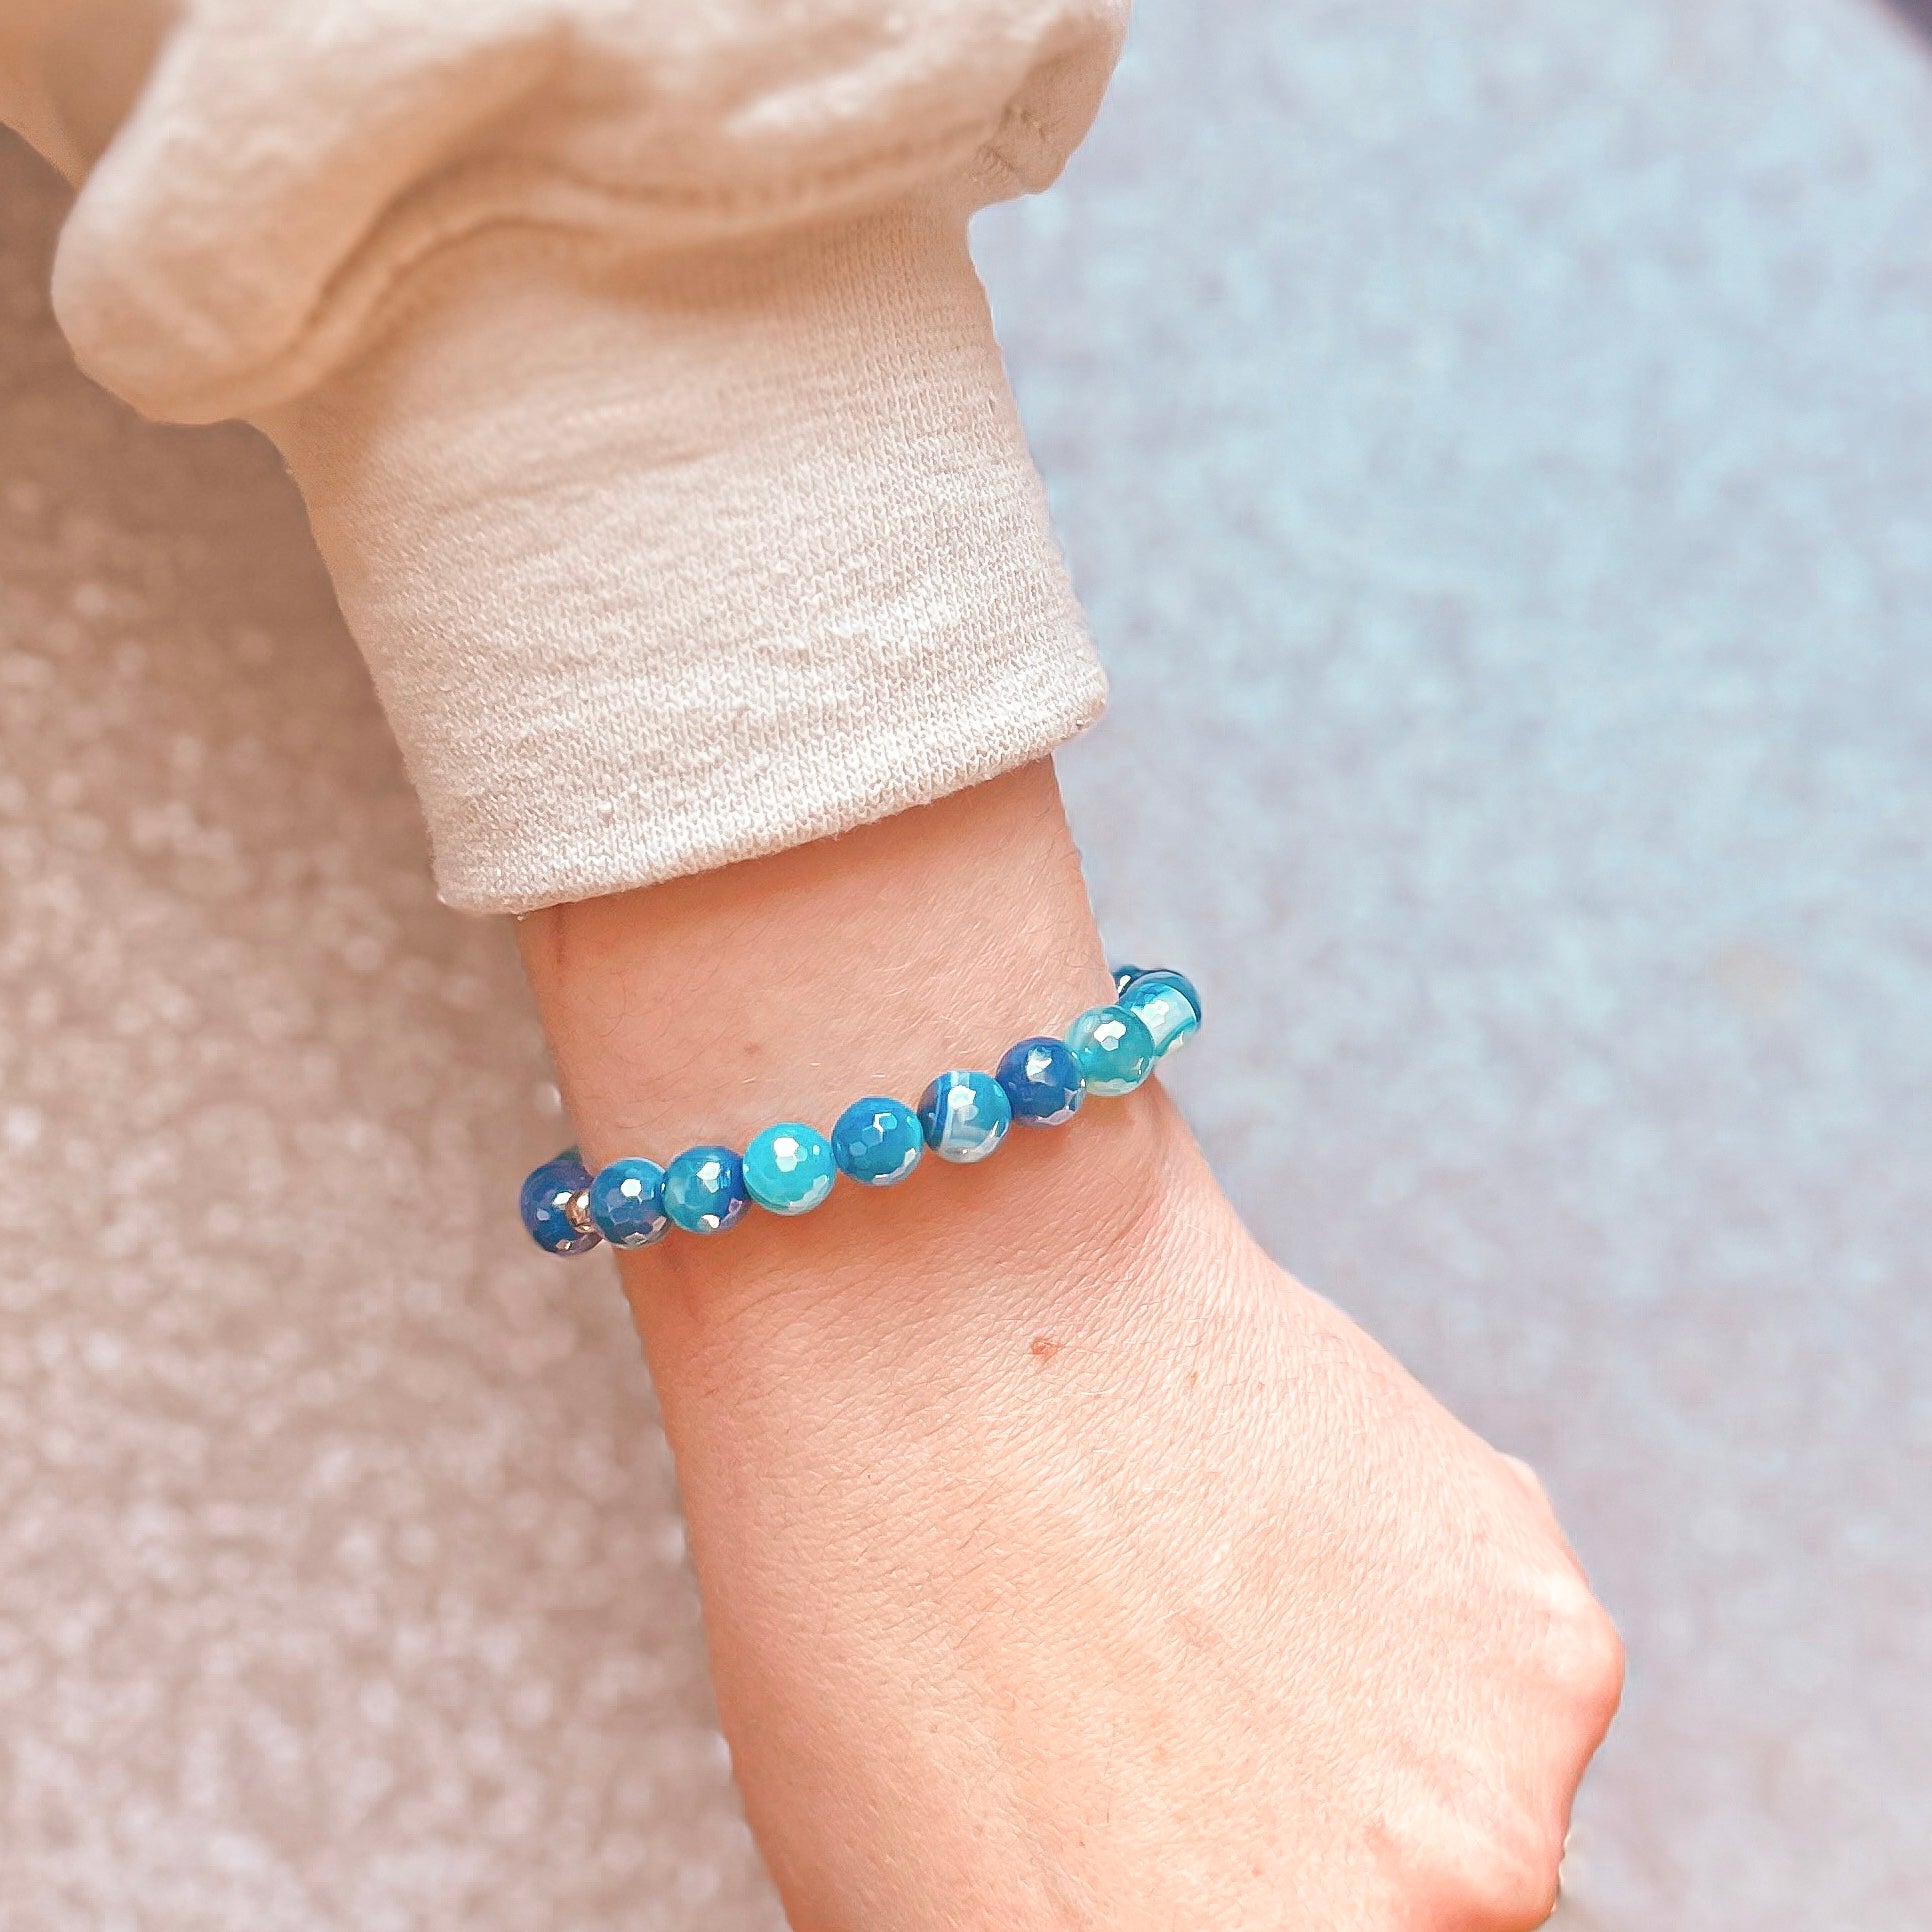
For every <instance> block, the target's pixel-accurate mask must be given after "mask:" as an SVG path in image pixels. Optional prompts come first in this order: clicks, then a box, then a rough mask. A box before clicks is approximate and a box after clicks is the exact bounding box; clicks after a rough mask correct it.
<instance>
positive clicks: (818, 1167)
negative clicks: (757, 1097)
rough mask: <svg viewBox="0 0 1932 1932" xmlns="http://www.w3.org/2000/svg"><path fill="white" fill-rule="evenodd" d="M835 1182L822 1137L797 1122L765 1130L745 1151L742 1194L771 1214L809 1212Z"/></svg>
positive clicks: (834, 1172) (830, 1156) (787, 1121)
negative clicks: (744, 1193)
mask: <svg viewBox="0 0 1932 1932" xmlns="http://www.w3.org/2000/svg"><path fill="white" fill-rule="evenodd" d="M837 1179H838V1169H837V1168H836V1167H835V1166H834V1165H833V1161H832V1150H831V1148H830V1147H829V1146H828V1145H827V1144H826V1140H825V1136H824V1135H823V1134H821V1133H820V1132H819V1131H818V1129H817V1128H816V1127H807V1126H805V1125H804V1124H803V1123H802V1122H800V1121H796V1120H786V1121H781V1122H780V1123H779V1124H778V1125H777V1126H776V1127H767V1128H766V1129H765V1131H764V1132H763V1133H762V1134H759V1135H758V1136H757V1137H756V1138H755V1139H754V1140H753V1141H752V1143H751V1145H750V1146H749V1147H747V1148H746V1149H745V1192H746V1193H747V1194H749V1195H750V1196H751V1198H752V1199H753V1200H754V1201H756V1202H757V1203H758V1205H759V1206H760V1207H761V1208H765V1209H768V1210H769V1211H770V1212H771V1213H773V1214H806V1213H809V1212H810V1211H811V1210H812V1209H813V1208H815V1207H817V1206H818V1204H819V1203H820V1202H821V1201H822V1200H824V1198H825V1197H826V1195H828V1194H829V1193H831V1191H832V1183H833V1182H834V1181H835V1180H837Z"/></svg>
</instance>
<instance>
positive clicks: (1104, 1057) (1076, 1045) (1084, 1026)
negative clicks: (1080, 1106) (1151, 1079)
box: [1067, 1006, 1160, 1094]
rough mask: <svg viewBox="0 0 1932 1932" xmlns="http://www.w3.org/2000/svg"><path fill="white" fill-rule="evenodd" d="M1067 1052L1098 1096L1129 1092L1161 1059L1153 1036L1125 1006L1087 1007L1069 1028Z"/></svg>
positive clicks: (1090, 1088)
mask: <svg viewBox="0 0 1932 1932" xmlns="http://www.w3.org/2000/svg"><path fill="white" fill-rule="evenodd" d="M1067 1051H1068V1052H1069V1053H1071V1054H1072V1055H1073V1057H1074V1059H1075V1060H1076V1061H1078V1062H1079V1065H1080V1071H1081V1072H1082V1073H1083V1074H1084V1075H1085V1076H1086V1081H1087V1091H1088V1092H1089V1093H1098V1094H1121V1093H1132V1092H1133V1090H1134V1089H1135V1088H1136V1087H1138V1086H1139V1085H1140V1083H1141V1082H1142V1081H1143V1080H1145V1079H1146V1078H1147V1076H1148V1075H1149V1074H1150V1073H1152V1072H1153V1071H1154V1062H1155V1061H1156V1060H1157V1059H1159V1058H1160V1055H1159V1054H1158V1053H1156V1052H1155V1051H1154V1036H1153V1035H1152V1034H1151V1033H1149V1032H1148V1030H1147V1028H1146V1025H1145V1024H1144V1023H1143V1022H1142V1021H1141V1020H1140V1019H1139V1018H1138V1017H1137V1016H1136V1015H1135V1014H1132V1013H1130V1012H1128V1011H1127V1009H1126V1008H1125V1007H1124V1006H1093V1007H1089V1008H1088V1009H1087V1011H1086V1012H1084V1013H1082V1014H1081V1016H1080V1017H1079V1018H1078V1019H1077V1020H1075V1021H1074V1023H1073V1024H1072V1025H1071V1026H1070V1027H1068V1029H1067Z"/></svg>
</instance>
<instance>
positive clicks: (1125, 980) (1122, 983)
mask: <svg viewBox="0 0 1932 1932" xmlns="http://www.w3.org/2000/svg"><path fill="white" fill-rule="evenodd" d="M1146 970H1147V968H1146V967H1145V966H1116V967H1115V968H1114V998H1115V999H1119V997H1120V996H1121V994H1123V993H1124V992H1126V990H1127V989H1128V987H1130V986H1131V985H1132V984H1133V983H1134V981H1135V980H1137V979H1139V978H1140V976H1141V974H1142V973H1144V972H1146Z"/></svg>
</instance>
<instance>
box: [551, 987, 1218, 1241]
mask: <svg viewBox="0 0 1932 1932" xmlns="http://www.w3.org/2000/svg"><path fill="white" fill-rule="evenodd" d="M1200 1024H1201V996H1200V994H1199V993H1197V992H1196V991H1195V990H1194V985H1193V982H1192V981H1191V980H1189V979H1188V978H1187V976H1186V975H1185V974H1183V973H1176V972H1172V971H1170V970H1169V969H1167V968H1166V967H1156V968H1153V969H1151V970H1143V969H1142V968H1140V967H1138V966H1116V967H1115V968H1114V1000H1113V1004H1112V1005H1109V1006H1095V1007H1090V1008H1089V1009H1088V1010H1087V1011H1086V1012H1084V1013H1082V1014H1081V1015H1080V1017H1079V1018H1078V1019H1077V1020H1075V1021H1074V1023H1073V1024H1072V1025H1071V1026H1070V1027H1068V1029H1067V1031H1066V1037H1065V1038H1064V1039H1056V1038H1054V1036H1053V1035H1052V1034H1049V1033H1038V1034H1034V1035H1032V1036H1031V1037H1029V1038H1027V1039H1024V1040H1021V1041H1019V1042H1018V1043H1017V1044H1015V1045H1013V1046H1011V1047H1009V1048H1008V1049H1007V1050H1006V1052H1005V1053H1004V1054H1003V1055H1002V1056H1001V1058H1000V1063H999V1065H998V1066H997V1067H995V1068H994V1069H993V1071H992V1072H991V1073H990V1074H986V1073H980V1072H978V1071H976V1070H974V1069H972V1068H966V1067H953V1068H950V1069H948V1070H947V1071H946V1072H945V1073H942V1074H941V1075H940V1076H939V1077H938V1078H937V1079H936V1080H934V1081H933V1082H932V1083H931V1084H930V1085H929V1086H928V1087H927V1088H926V1091H925V1093H924V1094H923V1095H922V1096H921V1097H920V1101H919V1104H918V1106H917V1107H908V1106H907V1105H906V1104H905V1102H904V1101H902V1100H889V1099H885V1098H882V1097H880V1096H878V1095H868V1096H867V1097H866V1098H865V1099H863V1100H855V1101H853V1103H852V1104H851V1106H849V1107H848V1108H846V1110H845V1111H844V1112H843V1113H842V1114H840V1115H839V1117H838V1119H837V1121H836V1122H834V1124H833V1127H832V1132H831V1136H830V1138H829V1140H828V1139H827V1137H826V1136H825V1135H823V1134H821V1133H819V1131H818V1130H817V1129H816V1128H814V1127H808V1126H806V1125H805V1124H804V1123H803V1122H801V1121H795V1120H788V1121H781V1122H780V1123H779V1124H778V1125H777V1126H775V1127H767V1128H766V1129H765V1130H764V1132H763V1133H761V1134H758V1135H757V1136H755V1137H754V1138H753V1140H752V1142H751V1144H750V1145H749V1146H748V1147H747V1148H746V1149H745V1151H744V1153H743V1154H739V1153H738V1152H737V1151H736V1150H735V1149H733V1148H730V1147H711V1146H706V1147H687V1148H686V1149H685V1150H684V1152H683V1153H681V1154H674V1155H672V1157H671V1159H670V1160H669V1161H668V1162H667V1163H666V1164H665V1165H664V1166H662V1167H660V1166H659V1165H658V1164H657V1162H656V1161H649V1160H642V1159H635V1158H626V1159H622V1160H614V1161H612V1162H610V1163H609V1165H608V1166H605V1167H602V1168H600V1169H599V1170H598V1171H597V1173H596V1174H594V1175H593V1174H592V1173H591V1172H590V1171H589V1170H588V1169H587V1168H586V1167H585V1166H584V1164H583V1161H582V1160H581V1159H580V1158H579V1156H578V1153H577V1150H576V1148H574V1147H567V1148H565V1149H564V1151H563V1152H562V1153H561V1154H559V1155H557V1156H556V1158H555V1159H554V1160H547V1161H545V1162H544V1163H543V1165H542V1166H541V1167H538V1168H535V1169H533V1170H532V1172H531V1174H530V1176H529V1178H528V1179H527V1180H526V1181H525V1182H524V1183H523V1195H522V1200H521V1208H522V1213H523V1225H524V1226H525V1227H526V1228H528V1229H529V1231H530V1238H531V1239H532V1240H533V1241H534V1242H535V1243H536V1244H537V1246H538V1247H540V1248H542V1249H543V1250H544V1251H545V1252H546V1253H548V1254H583V1253H585V1252H586V1251H587V1250H588V1249H591V1248H594V1247H596V1246H597V1244H598V1243H599V1242H600V1241H608V1242H609V1243H610V1244H611V1246H612V1247H614V1248H648V1247H649V1246H650V1245H651V1243H652V1242H654V1241H661V1240H662V1239H663V1238H664V1236H665V1235H666V1234H667V1233H668V1232H669V1231H670V1229H672V1228H673V1227H678V1228H683V1229H684V1230H686V1232H688V1233H691V1234H722V1233H723V1232H724V1230H725V1229H726V1228H728V1227H731V1226H733V1225H734V1224H735V1223H736V1222H738V1221H739V1220H741V1219H742V1218H743V1217H744V1213H745V1209H746V1208H747V1207H748V1206H752V1205H756V1206H758V1207H761V1208H764V1209H765V1210H766V1211H767V1212H768V1213H772V1214H785V1215H792V1214H805V1213H808V1212H809V1211H810V1210H811V1209H813V1208H815V1207H817V1206H818V1204H819V1203H820V1202H821V1201H822V1200H824V1199H825V1197H826V1196H827V1195H828V1194H830V1193H831V1191H832V1187H833V1184H834V1182H835V1181H836V1180H837V1179H838V1176H839V1175H840V1174H844V1175H846V1176H847V1177H848V1178H849V1179H851V1180H854V1181H857V1182H859V1183H860V1184H861V1185H862V1186H865V1187H893V1186H896V1185H897V1184H898V1183H899V1182H900V1181H903V1180H904V1179H905V1178H906V1176H907V1175H908V1174H910V1173H911V1172H912V1170H913V1169H914V1168H915V1167H917V1166H918V1165H919V1161H920V1157H921V1156H922V1155H923V1154H924V1153H925V1151H926V1149H927V1148H931V1149H932V1151H933V1152H934V1153H935V1154H937V1155H938V1156H939V1158H940V1159H941V1160H943V1161H957V1162H961V1163H970V1162H974V1161H983V1160H984V1159H985V1158H986V1157H987V1156H988V1155H989V1154H991V1153H993V1152H994V1151H995V1150H996V1149H997V1148H998V1146H999V1144H1000V1142H1001V1141H1003V1140H1004V1139H1005V1138H1006V1135H1007V1130H1008V1129H1009V1128H1011V1127H1012V1125H1013V1124H1014V1122H1015V1121H1017V1122H1018V1123H1019V1124H1020V1125H1021V1126H1023V1127H1056V1126H1058V1125H1060V1123H1061V1122H1063V1121H1068V1120H1071V1119H1072V1118H1073V1117H1074V1115H1075V1114H1077V1113H1078V1112H1079V1111H1080V1108H1081V1106H1082V1104H1083V1103H1084V1102H1085V1100H1086V1098H1087V1096H1088V1095H1089V1094H1102V1095H1114V1094H1125V1093H1132V1092H1133V1091H1134V1089H1135V1088H1136V1087H1138V1086H1140V1085H1141V1084H1142V1083H1143V1082H1144V1081H1145V1080H1146V1079H1147V1077H1148V1076H1149V1075H1150V1074H1151V1073H1152V1072H1153V1071H1154V1068H1155V1066H1156V1064H1157V1063H1158V1062H1159V1061H1160V1060H1161V1058H1162V1057H1163V1056H1164V1055H1166V1054H1169V1053H1172V1052H1174V1051H1175V1050H1176V1049H1177V1048H1178V1047H1179V1046H1180V1045H1181V1044H1182V1043H1183V1042H1184V1041H1185V1040H1186V1039H1187V1038H1188V1036H1189V1035H1190V1034H1192V1033H1194V1032H1195V1031H1197V1030H1198V1029H1199V1027H1200Z"/></svg>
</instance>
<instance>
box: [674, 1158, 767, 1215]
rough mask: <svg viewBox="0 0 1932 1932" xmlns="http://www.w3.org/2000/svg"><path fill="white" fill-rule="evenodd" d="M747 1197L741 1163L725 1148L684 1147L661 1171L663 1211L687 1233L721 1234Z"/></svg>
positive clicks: (741, 1208) (743, 1170) (742, 1211)
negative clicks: (662, 1175) (662, 1173)
mask: <svg viewBox="0 0 1932 1932" xmlns="http://www.w3.org/2000/svg"><path fill="white" fill-rule="evenodd" d="M749 1198H750V1197H749V1196H748V1195H747V1194H746V1193H745V1169H744V1163H743V1162H742V1161H740V1160H739V1158H738V1156H737V1155H736V1154H735V1153H733V1152H732V1150H731V1149H730V1148H729V1147H687V1148H686V1149H685V1150H684V1152H683V1153H681V1154H673V1155H672V1156H671V1164H670V1166H668V1167H667V1168H666V1169H665V1170H664V1212H665V1213H666V1214H668V1215H669V1216H670V1217H671V1219H672V1221H673V1222H675V1223H676V1224H677V1226H679V1227H681V1228H683V1229H684V1230H685V1231H686V1232H687V1233H689V1234H722V1233H723V1232H724V1231H725V1229H726V1228H728V1227H731V1226H732V1225H733V1224H734V1223H736V1222H738V1221H740V1220H742V1219H743V1218H744V1212H745V1205H746V1202H747V1201H748V1200H749Z"/></svg>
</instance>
